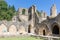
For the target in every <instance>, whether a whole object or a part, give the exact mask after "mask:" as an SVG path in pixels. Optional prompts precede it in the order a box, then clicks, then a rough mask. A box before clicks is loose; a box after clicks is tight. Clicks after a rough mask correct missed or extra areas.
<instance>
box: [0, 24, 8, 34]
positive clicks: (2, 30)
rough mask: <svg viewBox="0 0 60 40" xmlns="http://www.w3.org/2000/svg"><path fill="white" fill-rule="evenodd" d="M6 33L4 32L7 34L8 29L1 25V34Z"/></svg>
mask: <svg viewBox="0 0 60 40" xmlns="http://www.w3.org/2000/svg"><path fill="white" fill-rule="evenodd" d="M2 32H3V33H4V32H7V27H6V26H5V25H4V24H1V25H0V33H2Z"/></svg>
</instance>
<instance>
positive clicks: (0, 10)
mask: <svg viewBox="0 0 60 40" xmlns="http://www.w3.org/2000/svg"><path fill="white" fill-rule="evenodd" d="M14 15H15V8H14V6H8V5H7V3H6V2H5V1H0V20H8V21H10V20H11V19H12V17H13V16H14Z"/></svg>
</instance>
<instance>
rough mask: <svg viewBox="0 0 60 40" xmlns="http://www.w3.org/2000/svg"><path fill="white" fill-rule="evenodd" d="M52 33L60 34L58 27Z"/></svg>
mask: <svg viewBox="0 0 60 40" xmlns="http://www.w3.org/2000/svg"><path fill="white" fill-rule="evenodd" d="M52 33H53V34H59V27H58V26H57V25H55V26H54V27H53V29H52Z"/></svg>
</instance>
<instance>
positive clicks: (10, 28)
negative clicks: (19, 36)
mask: <svg viewBox="0 0 60 40" xmlns="http://www.w3.org/2000/svg"><path fill="white" fill-rule="evenodd" d="M9 32H10V33H16V32H17V27H16V26H15V25H11V26H10V27H9Z"/></svg>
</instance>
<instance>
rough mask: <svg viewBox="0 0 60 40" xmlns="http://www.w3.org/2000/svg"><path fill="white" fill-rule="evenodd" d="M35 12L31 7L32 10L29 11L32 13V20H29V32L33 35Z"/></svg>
mask: <svg viewBox="0 0 60 40" xmlns="http://www.w3.org/2000/svg"><path fill="white" fill-rule="evenodd" d="M35 12H36V8H35V6H34V5H33V6H32V10H31V13H32V19H31V26H32V27H31V32H32V33H34V26H35Z"/></svg>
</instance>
